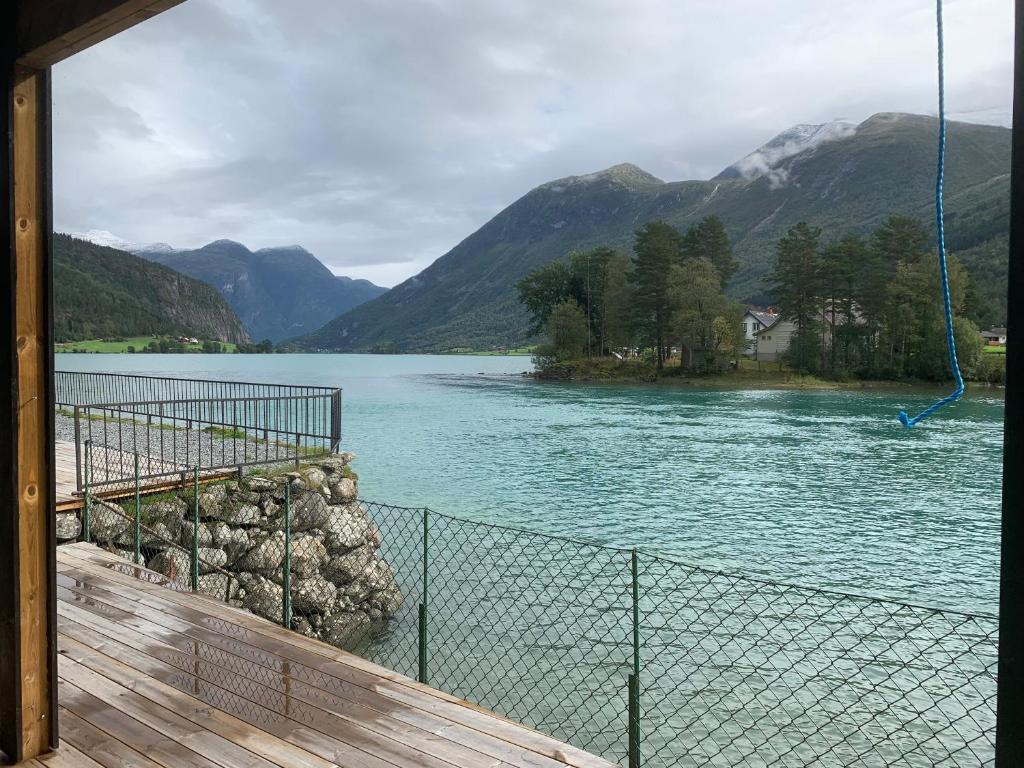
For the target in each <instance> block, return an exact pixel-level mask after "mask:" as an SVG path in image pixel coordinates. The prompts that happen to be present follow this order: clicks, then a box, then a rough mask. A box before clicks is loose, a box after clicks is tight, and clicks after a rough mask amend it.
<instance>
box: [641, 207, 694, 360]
mask: <svg viewBox="0 0 1024 768" xmlns="http://www.w3.org/2000/svg"><path fill="white" fill-rule="evenodd" d="M681 245H682V236H681V235H680V234H679V232H678V231H677V230H676V229H675V228H673V227H671V226H669V225H668V224H666V223H665V222H663V221H651V222H648V223H647V224H644V225H643V226H642V227H640V229H638V230H637V231H636V237H635V239H634V241H633V272H632V275H631V276H632V281H633V284H634V285H635V286H636V298H635V307H636V322H637V328H638V330H639V331H640V332H641V334H642V335H643V336H644V340H645V341H646V342H648V343H650V344H652V345H653V346H654V349H655V355H656V359H657V365H658V370H661V369H662V368H663V367H664V365H665V345H666V341H667V338H668V328H669V321H670V319H671V313H672V308H671V303H670V301H669V295H668V294H669V290H668V289H669V271H670V270H671V268H672V265H673V264H674V263H676V262H677V261H678V258H679V252H680V247H681Z"/></svg>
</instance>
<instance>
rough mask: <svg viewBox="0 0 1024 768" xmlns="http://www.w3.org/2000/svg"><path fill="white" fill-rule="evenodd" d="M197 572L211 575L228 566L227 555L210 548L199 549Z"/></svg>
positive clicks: (221, 550) (219, 550) (222, 551)
mask: <svg viewBox="0 0 1024 768" xmlns="http://www.w3.org/2000/svg"><path fill="white" fill-rule="evenodd" d="M198 554H199V572H200V573H213V572H215V571H216V569H217V568H223V567H224V566H225V565H227V564H228V553H227V552H225V551H224V550H223V549H214V548H212V547H200V548H199V553H198Z"/></svg>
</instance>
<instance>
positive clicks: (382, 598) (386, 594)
mask: <svg viewBox="0 0 1024 768" xmlns="http://www.w3.org/2000/svg"><path fill="white" fill-rule="evenodd" d="M370 605H372V606H374V607H375V608H377V609H378V610H379V611H380V612H381V613H382V614H384V618H391V617H392V616H394V615H395V614H396V613H398V609H399V608H401V607H402V591H401V590H400V589H399V588H398V585H397V584H395V583H392V584H390V585H389V586H388V587H387V588H385V589H383V590H382V591H380V592H378V593H377V594H375V595H373V596H372V597H371V598H370Z"/></svg>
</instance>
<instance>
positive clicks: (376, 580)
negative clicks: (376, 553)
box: [361, 557, 395, 592]
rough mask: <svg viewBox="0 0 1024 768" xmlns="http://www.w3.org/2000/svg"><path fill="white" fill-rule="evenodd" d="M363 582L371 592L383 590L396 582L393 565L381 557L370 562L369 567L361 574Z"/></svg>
mask: <svg viewBox="0 0 1024 768" xmlns="http://www.w3.org/2000/svg"><path fill="white" fill-rule="evenodd" d="M361 578H362V580H363V583H364V584H366V587H367V589H369V590H370V591H371V592H381V591H383V590H385V589H387V588H388V587H390V586H391V585H392V584H394V583H395V573H394V571H392V570H391V566H390V565H388V563H387V562H386V561H385V560H383V559H382V558H380V557H376V558H375V559H374V560H373V562H371V563H370V566H369V568H367V569H366V571H365V572H364V573H363V575H362V576H361Z"/></svg>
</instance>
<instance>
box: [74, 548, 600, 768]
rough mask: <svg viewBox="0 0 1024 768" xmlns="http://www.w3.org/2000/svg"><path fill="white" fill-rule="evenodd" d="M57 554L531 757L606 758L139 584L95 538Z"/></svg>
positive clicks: (277, 630)
mask: <svg viewBox="0 0 1024 768" xmlns="http://www.w3.org/2000/svg"><path fill="white" fill-rule="evenodd" d="M61 560H62V563H61V566H60V568H61V569H62V570H63V571H64V572H69V571H67V567H68V566H70V565H71V564H72V563H77V564H80V565H81V572H80V573H79V574H78V575H80V576H82V577H84V578H88V577H90V576H92V577H98V578H101V579H104V580H108V581H111V582H116V583H117V584H119V585H120V586H121V587H123V588H128V589H131V590H133V591H132V592H129V593H126V594H131V595H135V599H136V600H138V601H139V602H144V603H146V604H149V605H152V606H153V607H155V608H158V609H159V610H161V611H163V612H164V613H165V614H167V615H168V616H169V617H170V616H173V617H178V618H180V619H181V620H182V621H186V622H187V621H195V622H196V623H198V624H201V625H202V626H204V627H205V628H207V629H213V630H216V629H219V630H220V631H221V632H222V633H223V634H224V635H225V636H226V637H227V638H228V639H229V640H230V641H232V642H235V643H240V642H245V643H249V644H252V645H255V646H258V647H260V648H262V649H264V650H265V651H269V652H271V653H274V654H278V655H279V656H280V657H281V658H282V659H286V660H289V661H294V662H298V663H301V664H305V665H307V666H310V667H313V668H315V669H316V670H317V671H318V672H321V673H324V674H328V675H331V676H334V677H337V678H338V679H340V680H343V681H346V682H349V683H352V684H354V685H358V686H360V687H366V688H367V689H371V690H373V691H375V692H377V693H379V694H380V695H382V696H385V697H387V698H388V699H391V700H392V702H393V703H394V704H397V703H400V704H403V705H405V707H406V708H407V709H405V710H404V711H405V712H406V713H409V712H412V713H415V712H416V711H417V710H420V711H422V712H427V713H431V714H433V715H436V716H439V717H442V718H445V719H447V720H449V721H451V722H452V723H458V724H460V725H463V726H465V727H467V728H469V729H473V730H475V731H478V732H480V733H484V734H491V735H493V736H495V737H497V738H500V739H501V740H503V741H506V742H507V743H508V744H510V745H512V746H513V747H515V748H517V749H519V750H526V751H528V752H531V753H534V754H533V755H532V757H533V758H534V759H537V758H541V757H545V758H548V759H550V760H555V761H557V762H559V763H562V764H564V763H565V762H567V761H569V762H570V763H571V764H573V765H581V766H588V765H593V766H610V765H611V763H608V762H607V761H604V760H602V759H600V758H597V757H595V756H593V755H591V754H589V753H587V752H585V751H583V750H580V749H577V748H575V747H572V746H569V745H566V744H563V743H562V742H559V741H557V740H556V739H553V738H551V737H548V736H545V735H544V734H541V733H538V732H537V731H533V730H532V729H529V728H527V727H526V726H523V725H521V724H519V723H514V722H512V721H510V720H507V719H505V718H503V717H501V716H499V715H496V714H495V713H492V712H489V711H487V710H484V709H482V708H480V707H477V706H475V705H472V704H469V703H468V702H464V701H462V700H461V699H458V698H456V697H454V696H450V695H449V694H445V693H443V692H440V691H436V690H435V689H432V688H429V687H428V686H424V685H421V684H420V683H417V682H415V681H413V680H410V679H409V678H407V677H405V676H403V675H399V674H398V673H396V672H392V671H390V670H387V669H385V668H383V667H380V666H378V665H376V664H373V663H372V662H369V661H366V660H364V659H361V658H359V657H357V656H353V655H352V654H349V653H346V652H344V651H340V650H338V649H336V648H333V647H331V646H328V645H326V644H324V643H321V642H319V641H316V640H312V639H311V638H306V637H304V636H302V635H299V634H297V633H294V632H290V631H288V630H285V629H283V628H281V627H278V626H275V625H273V624H271V623H269V622H267V621H265V620H264V619H261V618H259V617H257V616H253V615H252V614H249V613H246V612H244V611H241V610H239V609H235V608H232V607H230V606H227V605H225V604H224V603H221V602H217V601H215V600H213V599H212V598H207V597H206V596H203V595H195V594H190V593H174V592H171V591H170V590H167V589H163V588H161V587H159V586H156V585H153V584H139V582H138V581H136V580H135V579H133V578H132V577H131V576H128V575H125V574H123V573H118V572H116V571H113V570H112V569H111V568H109V567H107V566H109V565H111V564H116V563H117V562H118V561H116V560H115V559H114V558H113V556H111V555H110V554H109V553H106V552H103V551H102V550H99V549H97V548H96V547H94V546H91V545H84V544H79V545H72V546H70V547H61ZM120 565H124V563H120ZM71 573H72V574H73V573H74V572H73V571H71ZM136 586H137V591H135V588H136ZM138 592H144V593H145V595H139V594H138ZM154 601H155V602H154ZM204 612H208V613H204Z"/></svg>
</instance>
